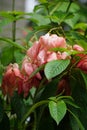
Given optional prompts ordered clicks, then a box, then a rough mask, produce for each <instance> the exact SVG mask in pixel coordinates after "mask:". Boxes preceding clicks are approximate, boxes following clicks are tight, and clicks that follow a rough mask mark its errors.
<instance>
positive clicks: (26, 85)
mask: <svg viewBox="0 0 87 130" xmlns="http://www.w3.org/2000/svg"><path fill="white" fill-rule="evenodd" d="M39 84H40V80H39V79H37V78H36V77H33V78H31V79H28V77H25V80H24V82H23V87H22V92H23V94H24V97H27V96H28V94H29V91H30V89H31V88H32V87H38V86H39Z"/></svg>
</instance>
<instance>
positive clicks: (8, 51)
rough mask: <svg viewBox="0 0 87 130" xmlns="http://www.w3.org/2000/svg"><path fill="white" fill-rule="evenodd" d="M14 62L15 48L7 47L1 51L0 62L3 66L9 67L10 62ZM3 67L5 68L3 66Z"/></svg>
mask: <svg viewBox="0 0 87 130" xmlns="http://www.w3.org/2000/svg"><path fill="white" fill-rule="evenodd" d="M13 60H14V56H13V47H12V46H6V47H4V48H3V49H2V50H1V55H0V61H1V65H2V64H3V65H8V64H9V63H10V62H12V61H13ZM1 67H3V66H1Z"/></svg>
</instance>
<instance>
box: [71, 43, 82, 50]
mask: <svg viewBox="0 0 87 130" xmlns="http://www.w3.org/2000/svg"><path fill="white" fill-rule="evenodd" d="M73 50H76V51H84V49H83V48H82V47H81V46H79V45H77V44H75V45H74V46H73Z"/></svg>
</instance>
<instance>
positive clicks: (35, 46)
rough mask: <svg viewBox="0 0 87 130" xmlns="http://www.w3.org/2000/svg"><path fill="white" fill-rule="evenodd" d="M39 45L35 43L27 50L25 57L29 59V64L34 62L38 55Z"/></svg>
mask: <svg viewBox="0 0 87 130" xmlns="http://www.w3.org/2000/svg"><path fill="white" fill-rule="evenodd" d="M39 49H40V44H39V42H38V41H36V42H35V43H34V44H33V46H32V47H31V48H29V49H28V50H27V56H28V57H29V58H30V60H31V62H35V60H36V58H37V55H38V53H39Z"/></svg>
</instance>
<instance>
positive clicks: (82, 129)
mask: <svg viewBox="0 0 87 130" xmlns="http://www.w3.org/2000/svg"><path fill="white" fill-rule="evenodd" d="M68 111H69V112H70V114H71V115H72V116H73V117H74V118H75V120H76V121H77V123H78V125H79V128H80V130H85V128H84V126H83V125H82V123H81V122H80V120H79V119H78V117H77V116H76V115H75V114H74V113H73V112H72V111H70V110H69V109H68Z"/></svg>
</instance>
